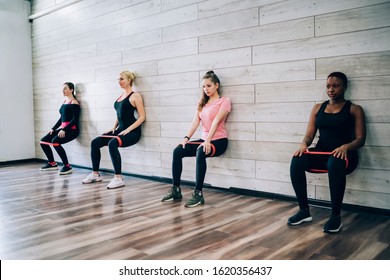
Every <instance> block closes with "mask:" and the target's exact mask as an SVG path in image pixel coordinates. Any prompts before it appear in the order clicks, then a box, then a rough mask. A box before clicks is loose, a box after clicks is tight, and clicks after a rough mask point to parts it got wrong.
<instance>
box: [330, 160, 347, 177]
mask: <svg viewBox="0 0 390 280" xmlns="http://www.w3.org/2000/svg"><path fill="white" fill-rule="evenodd" d="M327 167H328V172H330V173H332V172H335V171H336V172H337V171H345V168H346V161H345V160H344V159H341V158H337V157H334V156H331V157H329V160H328V164H327Z"/></svg>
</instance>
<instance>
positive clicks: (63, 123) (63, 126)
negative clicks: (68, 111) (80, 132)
mask: <svg viewBox="0 0 390 280" xmlns="http://www.w3.org/2000/svg"><path fill="white" fill-rule="evenodd" d="M68 124H69V122H62V123H61V128H65V127H66V126H67V125H68ZM71 129H76V125H73V126H72V127H71Z"/></svg>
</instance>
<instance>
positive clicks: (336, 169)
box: [287, 72, 366, 233]
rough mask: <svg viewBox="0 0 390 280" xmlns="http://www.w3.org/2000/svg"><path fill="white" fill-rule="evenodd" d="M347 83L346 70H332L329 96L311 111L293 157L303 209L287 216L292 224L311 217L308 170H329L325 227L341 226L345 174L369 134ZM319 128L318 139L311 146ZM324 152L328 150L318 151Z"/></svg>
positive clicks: (293, 173)
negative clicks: (348, 94)
mask: <svg viewBox="0 0 390 280" xmlns="http://www.w3.org/2000/svg"><path fill="white" fill-rule="evenodd" d="M347 86H348V79H347V77H346V75H345V74H343V73H341V72H333V73H331V74H329V76H328V78H327V85H326V87H327V94H328V97H329V100H328V101H326V102H324V103H322V104H316V105H315V106H314V107H313V109H312V111H311V114H310V119H309V123H308V127H307V131H306V134H305V137H304V139H303V141H302V143H301V144H300V146H299V149H298V150H297V151H296V152H295V154H294V157H293V158H292V160H291V166H290V176H291V182H292V185H293V187H294V191H295V194H296V196H297V200H298V204H299V209H300V210H299V211H298V213H297V214H295V215H294V216H292V217H290V218H289V219H288V222H287V223H288V224H289V225H299V224H301V223H303V222H310V221H312V217H311V215H310V211H309V204H308V199H307V182H306V174H305V172H306V171H311V170H327V172H328V178H329V188H330V200H331V207H332V211H331V215H330V218H329V220H328V221H327V222H326V224H325V225H324V227H323V231H324V232H327V233H334V232H338V231H340V229H341V227H342V223H341V217H340V213H341V204H342V201H343V198H344V192H345V185H346V175H347V174H349V173H351V172H352V171H354V170H355V169H356V167H357V164H358V155H357V150H358V149H359V148H360V147H362V146H363V145H364V142H365V138H366V126H365V116H364V111H363V109H362V108H361V107H360V106H359V105H355V104H352V103H351V102H350V101H348V100H345V97H344V95H345V91H346V90H347ZM317 131H319V139H318V142H317V144H316V145H315V146H314V147H311V148H309V146H310V145H311V144H312V142H313V139H314V137H315V135H316V133H317ZM322 152H328V153H329V154H328V155H323V154H318V153H322Z"/></svg>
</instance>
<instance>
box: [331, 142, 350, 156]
mask: <svg viewBox="0 0 390 280" xmlns="http://www.w3.org/2000/svg"><path fill="white" fill-rule="evenodd" d="M332 154H333V156H335V157H337V158H341V159H347V155H348V147H347V145H342V146H340V147H338V148H336V149H334V150H333V151H332Z"/></svg>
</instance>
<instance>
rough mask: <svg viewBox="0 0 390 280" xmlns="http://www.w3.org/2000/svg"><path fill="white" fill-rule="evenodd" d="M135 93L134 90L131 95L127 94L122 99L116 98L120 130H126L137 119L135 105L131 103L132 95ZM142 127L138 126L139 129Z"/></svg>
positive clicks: (115, 105) (115, 106)
mask: <svg viewBox="0 0 390 280" xmlns="http://www.w3.org/2000/svg"><path fill="white" fill-rule="evenodd" d="M133 93H134V92H132V93H130V94H129V96H127V97H126V98H125V99H123V100H122V101H118V100H116V101H115V103H114V108H115V110H116V115H117V117H118V123H119V130H120V131H122V130H125V129H126V128H128V127H129V126H130V125H132V124H133V123H135V122H136V120H137V119H136V118H135V116H134V112H135V107H134V106H133V105H131V103H130V96H131V95H132V94H133ZM140 128H141V126H139V127H137V129H140Z"/></svg>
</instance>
